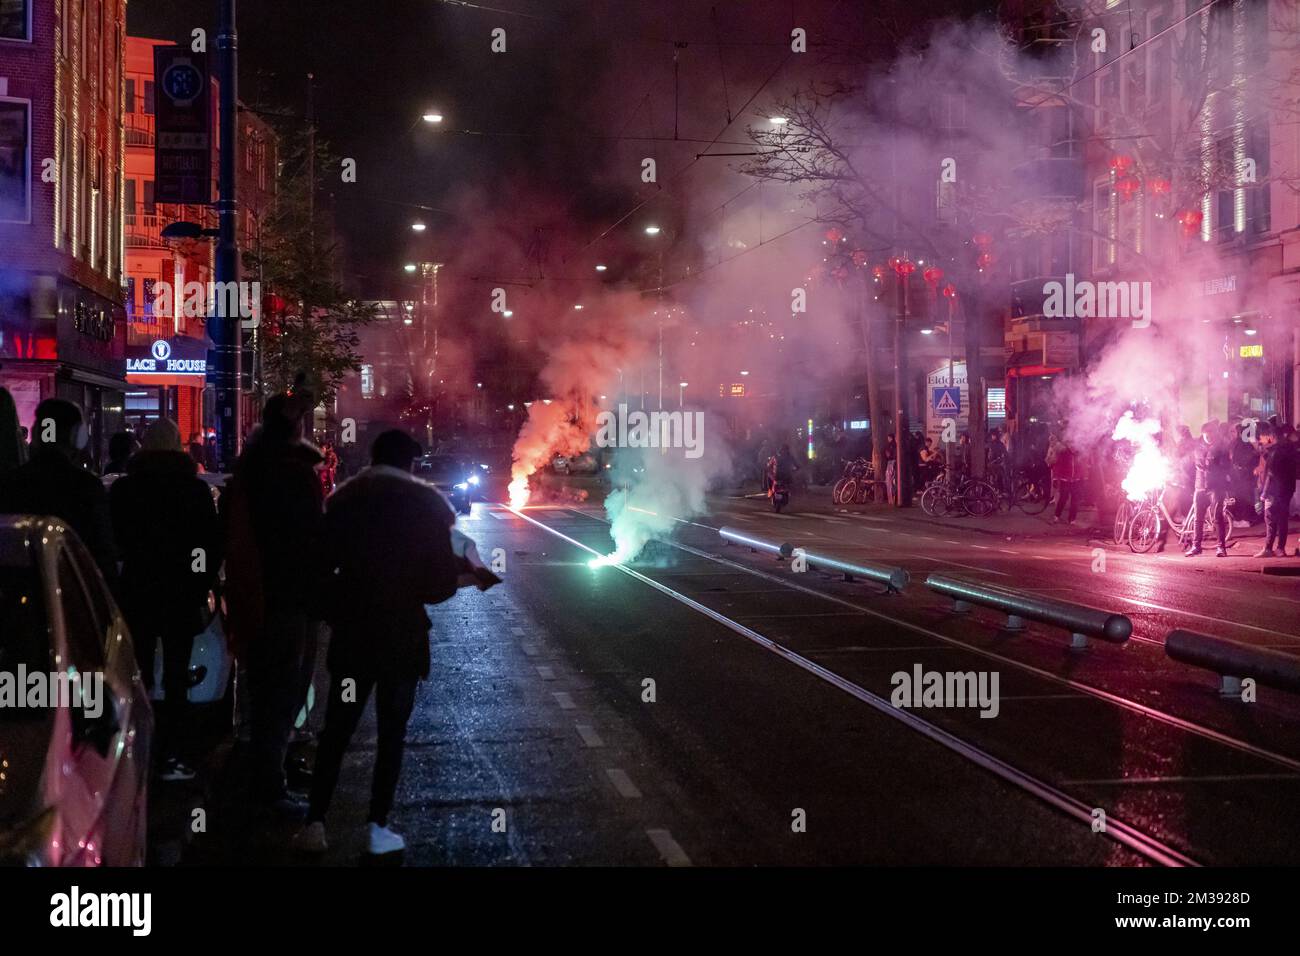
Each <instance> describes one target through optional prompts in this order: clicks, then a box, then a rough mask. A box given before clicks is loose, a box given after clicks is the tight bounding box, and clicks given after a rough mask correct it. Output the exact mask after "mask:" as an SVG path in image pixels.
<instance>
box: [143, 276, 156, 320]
mask: <svg viewBox="0 0 1300 956" xmlns="http://www.w3.org/2000/svg"><path fill="white" fill-rule="evenodd" d="M157 285H158V280H157V279H145V280H144V281H143V282H142V283H141V286H142V287H143V288H142V289H141V293H140V298H141V302H140V320H141V321H142V322H149V323H153V322H156V321H157V318H156V317H155V316H154V313H153V307H154V303H155V302H157V301H158V295H157V292H156V291H155V287H156V286H157Z"/></svg>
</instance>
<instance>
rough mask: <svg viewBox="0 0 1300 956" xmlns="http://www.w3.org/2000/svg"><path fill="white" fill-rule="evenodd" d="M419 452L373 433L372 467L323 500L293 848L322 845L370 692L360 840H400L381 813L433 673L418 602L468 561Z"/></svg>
mask: <svg viewBox="0 0 1300 956" xmlns="http://www.w3.org/2000/svg"><path fill="white" fill-rule="evenodd" d="M420 452H421V449H420V445H419V443H418V442H416V441H415V439H413V438H411V437H410V436H409V435H407V434H406V433H405V432H403V431H399V430H392V431H387V432H384V433H383V434H381V435H380V436H379V437H378V438H377V439H376V440H375V443H374V446H373V448H372V451H371V461H372V464H371V466H370V467H369V468H366V469H363V470H362V471H361V472H360V473H359V474H357V475H356V476H355V477H353V478H350V479H348V480H347V481H345V482H344V483H343V484H342V485H340V486H339V488H338V490H337V491H335V492H334V494H332V495H331V496H330V497H329V500H328V502H327V503H326V513H325V533H324V545H323V553H324V556H325V564H326V568H327V582H328V583H327V585H326V590H327V593H328V594H329V595H330V600H329V606H328V608H327V611H326V615H327V619H328V621H329V623H330V625H331V629H332V636H331V638H330V647H329V655H328V658H327V660H328V664H329V671H330V691H329V697H328V703H327V704H326V712H325V727H324V729H323V730H322V731H321V736H320V744H319V747H318V748H317V751H316V765H315V768H314V771H313V779H312V789H311V807H310V810H309V812H308V816H307V825H306V827H305V828H304V829H303V830H302V831H301V832H300V833H299V834H298V835H297V836H296V837H295V838H294V845H295V847H297V848H298V849H300V850H303V851H306V852H323V851H324V850H325V849H326V847H327V843H326V836H325V814H326V812H327V811H328V809H329V805H330V800H331V797H332V796H333V793H334V788H335V786H336V785H337V783H338V777H339V770H340V768H341V767H342V764H343V755H344V753H345V752H346V750H347V747H348V743H349V741H351V739H352V735H353V733H354V732H355V731H356V728H357V724H358V722H359V721H360V719H361V715H362V713H363V712H364V711H365V708H366V701H367V699H368V698H369V697H370V694H371V692H372V691H373V692H374V694H375V715H376V722H377V725H378V728H377V732H378V737H379V739H378V746H377V748H376V757H375V769H374V779H373V782H372V784H371V790H370V814H369V818H368V821H367V832H366V838H367V845H368V848H369V851H370V853H371V854H374V855H382V854H385V853H392V852H396V851H398V850H401V849H402V848H403V847H404V846H405V842H404V841H403V839H402V837H401V836H400V835H399V834H397V833H396V832H394V831H393V830H392V829H391V828H390V827H389V825H388V823H389V820H388V815H389V811H390V810H391V808H392V804H393V795H394V793H395V791H396V789H397V780H398V776H399V775H400V773H401V769H402V751H403V747H404V741H405V737H406V724H407V721H408V720H409V719H410V716H411V710H412V708H413V707H414V704H415V691H416V686H417V684H418V683H419V682H420V681H422V680H424V679H425V678H426V677H428V676H429V626H430V621H429V615H428V614H427V613H426V611H425V607H426V606H427V605H429V604H437V603H439V602H441V601H445V600H447V599H448V598H449V597H451V596H452V595H453V594H454V593H455V592H456V588H457V584H458V579H459V577H460V574H461V572H462V570H466V571H468V570H470V567H469V565H467V564H465V562H463V561H461V560H460V559H459V558H458V557H457V555H456V552H455V550H454V549H453V544H452V528H453V525H454V524H455V522H456V515H455V512H454V510H453V509H452V507H451V505H450V504H449V503H448V502H447V500H446V499H445V498H444V497H443V496H442V494H441V493H440V492H439V491H438V490H437V489H436V488H435V487H434V486H433V485H431V484H429V483H427V482H424V481H421V480H420V479H418V478H416V477H415V476H414V475H413V474H412V473H411V467H412V464H413V463H414V462H415V460H416V459H417V458H419V457H420ZM482 570H483V571H486V569H482ZM487 577H492V575H490V574H488V575H487ZM480 586H484V585H480ZM349 686H350V690H349Z"/></svg>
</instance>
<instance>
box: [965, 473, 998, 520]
mask: <svg viewBox="0 0 1300 956" xmlns="http://www.w3.org/2000/svg"><path fill="white" fill-rule="evenodd" d="M961 506H962V507H963V508H965V509H966V513H967V514H969V515H972V516H974V517H976V518H987V517H988V516H989V515H991V514H993V512H995V511H997V509H998V491H997V489H996V488H994V487H993V486H992V485H990V484H989V483H988V482H987V481H972V482H971V483H970V484H969V485H967V486H966V488H965V489H964V490H963V491H962V493H961Z"/></svg>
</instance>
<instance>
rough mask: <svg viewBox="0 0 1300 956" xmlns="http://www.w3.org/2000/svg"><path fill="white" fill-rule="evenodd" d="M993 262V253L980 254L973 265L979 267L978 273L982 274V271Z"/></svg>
mask: <svg viewBox="0 0 1300 956" xmlns="http://www.w3.org/2000/svg"><path fill="white" fill-rule="evenodd" d="M993 261H994V260H993V253H991V252H981V253H980V254H979V258H978V259H976V260H975V264H976V265H977V266H979V267H980V271H981V272H983V271H984V270H985V269H987V268H988V267H989V266H991V265H993Z"/></svg>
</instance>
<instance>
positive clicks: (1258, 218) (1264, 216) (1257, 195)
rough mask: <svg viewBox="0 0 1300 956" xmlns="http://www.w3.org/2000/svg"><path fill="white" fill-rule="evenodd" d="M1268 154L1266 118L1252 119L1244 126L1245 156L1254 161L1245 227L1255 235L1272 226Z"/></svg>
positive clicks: (1266, 230)
mask: <svg viewBox="0 0 1300 956" xmlns="http://www.w3.org/2000/svg"><path fill="white" fill-rule="evenodd" d="M1268 154H1269V132H1268V120H1267V119H1258V120H1252V121H1251V122H1250V123H1249V124H1248V125H1247V126H1246V156H1247V157H1248V158H1249V159H1253V160H1254V161H1255V185H1253V186H1252V185H1247V186H1246V229H1247V230H1248V231H1249V232H1252V233H1255V234H1256V235H1258V234H1259V233H1263V232H1268V231H1269V229H1271V228H1272V216H1271V210H1270V208H1269V187H1268V171H1269V162H1268Z"/></svg>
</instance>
